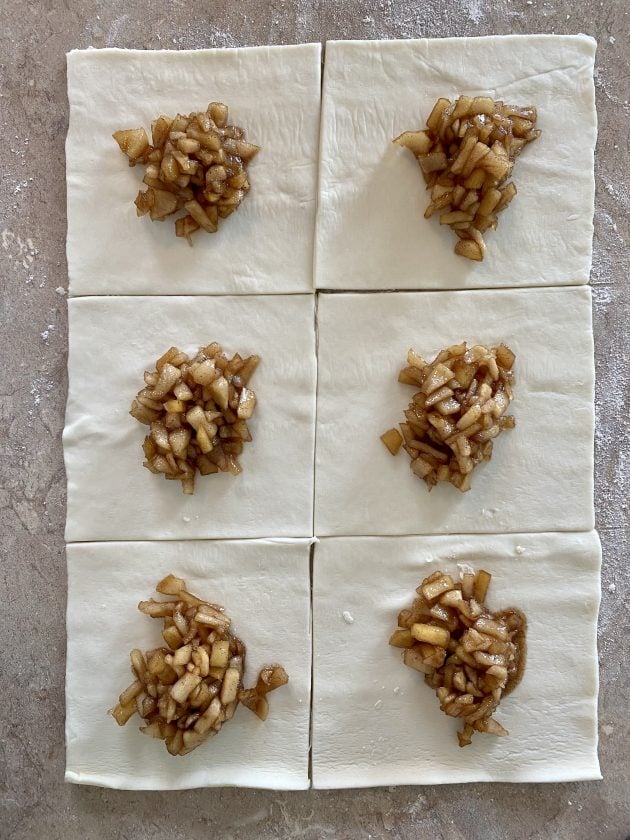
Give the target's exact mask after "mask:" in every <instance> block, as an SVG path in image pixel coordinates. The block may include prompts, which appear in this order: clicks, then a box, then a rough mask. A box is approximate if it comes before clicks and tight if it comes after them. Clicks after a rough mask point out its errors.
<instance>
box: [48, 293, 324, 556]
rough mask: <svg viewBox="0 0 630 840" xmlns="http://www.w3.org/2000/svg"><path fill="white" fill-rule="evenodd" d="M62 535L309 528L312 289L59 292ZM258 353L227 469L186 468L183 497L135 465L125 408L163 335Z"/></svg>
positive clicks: (138, 433)
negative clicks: (236, 464) (234, 469)
mask: <svg viewBox="0 0 630 840" xmlns="http://www.w3.org/2000/svg"><path fill="white" fill-rule="evenodd" d="M69 320H70V351H69V358H68V371H69V379H70V385H69V395H68V408H67V413H66V428H65V430H64V454H65V461H66V471H67V475H68V517H67V524H66V539H67V540H68V541H80V540H124V539H132V540H142V539H154V540H157V539H192V538H208V537H210V538H214V539H216V538H229V537H233V538H246V537H267V536H277V537H305V536H311V535H312V533H313V519H312V510H313V451H314V434H315V330H314V299H313V297H312V296H310V295H287V296H278V295H266V296H260V297H246V296H242V297H219V296H217V297H196V298H190V297H188V298H186V297H177V298H164V297H108V298H103V297H94V298H75V299H72V300H70V301H69ZM209 341H219V342H220V343H222V344H223V345H224V347H225V349H226V350H227V351H228V352H232V353H234V352H239V353H241V354H242V355H246V354H249V353H258V354H259V355H260V356H262V362H261V364H260V365H259V367H258V369H257V370H256V373H255V374H254V376H253V378H252V381H251V386H252V388H253V389H254V391H255V392H256V394H257V396H258V406H257V408H256V412H255V414H254V417H253V418H252V421H251V423H250V428H251V430H252V435H253V438H254V439H253V441H252V442H251V443H249V444H248V445H247V447H246V450H245V451H244V452H243V455H242V456H241V459H240V460H241V464H242V466H243V472H242V473H241V475H239V476H236V477H234V476H231V475H229V474H227V473H221V474H218V475H211V476H205V477H203V476H198V478H197V482H196V490H195V494H194V496H185V495H184V494H183V493H182V491H181V485H180V483H179V482H177V481H165V480H164V479H163V478H162V477H161V476H154V475H152V474H151V473H150V472H149V471H148V470H146V469H144V467H143V466H142V460H143V455H142V449H141V445H142V441H143V439H144V435H145V434H146V428H147V427H145V426H142V425H140V424H139V423H138V422H137V421H136V420H134V419H133V418H132V417H130V416H129V414H128V412H129V406H130V405H131V400H132V399H133V397H134V396H135V395H136V393H137V391H138V389H139V388H141V387H142V373H143V371H144V370H146V369H147V368H152V367H153V365H154V364H155V361H156V359H158V358H159V356H160V355H161V354H162V353H163V352H164V351H165V350H166V349H167V348H168V347H170V346H171V345H173V344H175V345H177V346H178V347H180V348H181V349H182V350H186V351H187V352H188V351H193V352H195V351H196V350H197V349H198V347H199V346H201V345H202V344H207V343H208V342H209Z"/></svg>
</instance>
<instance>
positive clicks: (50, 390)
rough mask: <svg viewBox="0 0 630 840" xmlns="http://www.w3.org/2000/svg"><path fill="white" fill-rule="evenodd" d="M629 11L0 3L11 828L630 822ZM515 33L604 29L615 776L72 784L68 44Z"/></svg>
mask: <svg viewBox="0 0 630 840" xmlns="http://www.w3.org/2000/svg"><path fill="white" fill-rule="evenodd" d="M628 8H629V7H628V5H627V3H626V2H624V0H606V2H599V0H598V2H587V0H550V2H543V0H496V1H495V2H493V3H485V2H484V0H382V2H378V0H377V1H376V2H353V0H340V2H332V0H331V2H325V0H319V2H318V0H302V2H299V3H291V2H283V0H269V2H262V1H261V0H247V2H242V0H232V1H231V2H226V0H217V2H199V0H197V2H191V0H170V2H159V0H154V1H152V2H146V3H136V2H133V0H108V2H106V1H105V0H100V1H99V0H24V2H20V3H18V2H10V0H4V1H3V2H2V3H1V4H0V10H1V12H2V14H1V15H0V20H1V21H2V23H1V25H0V61H1V62H2V63H1V64H0V68H1V70H0V118H1V120H2V129H3V132H2V133H3V142H2V144H1V145H0V160H1V172H2V184H1V187H0V271H1V283H2V315H1V323H0V330H1V339H0V348H1V353H2V364H1V365H0V405H1V407H2V409H1V410H2V426H1V429H0V440H1V450H0V451H1V452H2V457H1V458H0V523H1V524H0V533H1V534H2V546H1V549H0V551H1V558H2V594H1V601H2V648H1V653H0V663H1V664H0V673H1V675H2V677H1V685H2V702H1V704H0V707H1V709H2V713H1V714H0V726H1V740H0V749H1V752H2V757H1V759H0V803H1V804H0V837H2V838H5V837H6V838H7V840H8V838H13V840H22V838H29V840H32V839H33V838H34V840H39V838H44V837H45V838H47V840H56V838H67V840H92V839H93V838H99V840H100V838H117V837H129V838H131V837H133V838H137V840H145V838H177V840H180V838H181V840H191V838H201V837H212V838H221V840H227V839H228V838H233V840H236V838H250V837H251V838H261V840H265V838H289V837H300V838H305V839H306V840H314V838H335V840H337V838H359V837H360V838H364V837H365V838H367V837H372V838H391V840H394V838H396V839H397V840H398V838H420V840H422V838H449V840H455V838H466V840H468V838H479V840H502V839H503V838H525V837H528V838H556V837H557V838H584V840H591V838H598V837H604V838H611V840H612V838H626V837H627V836H628V835H630V809H629V804H628V799H629V795H630V786H629V784H628V749H629V745H628V712H627V705H628V693H629V692H628V687H629V685H628V684H629V679H628V669H627V667H626V668H624V666H627V663H628V620H627V619H628V606H627V600H628V575H627V571H626V565H627V561H628V554H629V550H630V542H629V539H628V535H629V528H628V506H627V505H628V503H627V498H628V476H629V473H630V447H629V438H630V425H629V422H628V411H629V409H630V390H629V384H628V358H629V356H630V330H629V328H630V316H629V310H628V304H627V299H628V251H627V247H628V234H629V225H628V203H629V202H628V199H629V192H628V110H629V104H628V99H629V97H630V92H629V88H630V83H629V79H630V72H629V68H628V55H629V49H630V44H629V43H628V28H629V24H630V15H629V13H628ZM511 32H515V33H526V32H556V33H575V32H585V33H587V34H590V35H594V36H595V37H596V38H597V40H598V42H599V50H598V54H597V70H596V85H597V108H598V113H599V144H598V152H597V161H596V179H597V205H596V215H595V260H594V267H593V275H592V282H593V290H594V318H595V343H596V354H597V375H598V380H597V419H598V430H597V439H596V450H597V451H596V463H597V470H596V488H597V490H596V492H597V527H598V529H599V532H600V534H601V538H602V542H603V547H604V569H603V582H602V589H603V596H602V610H601V617H600V628H599V645H600V663H601V692H600V757H601V766H602V772H603V775H604V780H603V781H602V782H590V783H580V784H563V785H555V784H554V785H507V784H505V785H503V784H495V785H483V784H475V785H466V786H442V787H420V788H417V787H407V788H404V787H403V788H397V789H387V788H384V789H376V790H363V791H358V792H357V791H333V792H316V791H307V792H303V793H270V792H258V791H246V790H235V789H217V790H202V791H190V792H186V793H167V794H164V793H131V792H130V793H127V792H119V791H112V790H101V789H98V788H88V787H80V786H75V785H65V784H64V782H63V770H64V730H63V727H64V654H65V629H64V611H65V597H66V573H65V562H64V543H63V528H64V518H65V504H64V481H65V478H64V470H63V461H62V451H61V430H62V427H63V417H64V404H65V398H66V350H67V332H66V299H65V297H64V289H65V286H66V262H65V252H64V240H65V230H66V221H65V184H64V139H65V134H66V129H67V122H68V107H67V100H66V90H65V86H66V72H65V57H64V55H65V53H66V51H68V50H70V49H72V48H73V47H87V46H89V45H93V46H95V47H105V46H110V47H113V46H117V47H140V48H146V49H157V48H171V49H177V48H187V49H190V48H195V47H218V46H237V45H253V44H265V43H270V44H283V43H293V42H304V41H316V40H320V39H321V40H326V39H328V38H379V37H380V38H404V37H418V36H429V37H440V36H446V35H481V34H491V33H495V34H506V33H511ZM94 107H95V108H98V107H99V103H98V102H95V103H94ZM567 117H568V119H567V131H572V130H573V125H572V123H571V120H570V115H567ZM570 189H571V184H567V190H570ZM94 201H98V196H97V195H95V196H94ZM94 235H95V236H98V231H95V232H94ZM95 387H98V383H96V382H95ZM95 631H96V632H98V628H95ZM85 655H86V656H89V655H90V652H89V650H87V649H86V652H85ZM95 665H96V663H95ZM95 676H96V674H95Z"/></svg>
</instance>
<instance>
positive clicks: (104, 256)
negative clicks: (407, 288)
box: [66, 44, 321, 295]
mask: <svg viewBox="0 0 630 840" xmlns="http://www.w3.org/2000/svg"><path fill="white" fill-rule="evenodd" d="M320 53H321V47H320V45H319V44H304V45H300V46H288V47H254V48H249V49H244V48H239V49H218V50H183V51H179V52H178V51H175V50H169V51H166V50H157V51H152V50H116V49H104V50H77V51H73V52H71V53H69V54H68V98H69V100H70V128H69V131H68V139H67V143H66V157H67V181H68V242H67V251H68V274H69V278H70V294H71V295H99V294H101V295H102V294H131V295H137V294H149V295H151V294H157V295H181V294H193V295H201V294H215V295H216V294H247V293H267V294H268V293H287V292H306V291H309V290H310V289H311V287H312V258H313V237H314V232H313V229H314V224H315V203H316V198H315V197H316V182H317V156H318V142H319V113H320V96H321V93H320V90H321V88H320V74H321V62H320ZM211 100H219V101H223V102H225V103H226V104H227V105H228V106H229V108H230V118H231V119H232V120H233V121H234V122H235V123H236V124H237V125H240V126H242V127H243V128H245V129H246V131H247V134H248V137H249V138H251V140H252V142H254V143H257V144H258V145H260V146H262V151H261V152H260V154H258V155H257V156H256V158H255V159H254V160H253V161H252V163H251V166H250V168H249V172H250V177H251V183H252V190H251V193H250V194H249V195H248V196H247V197H246V199H245V201H244V202H243V204H242V206H241V207H240V208H239V210H238V212H236V213H235V214H234V215H233V216H232V217H230V219H229V220H227V222H225V223H223V224H221V225H220V226H219V232H218V233H217V234H213V235H212V236H209V235H207V234H202V233H200V234H197V235H196V236H195V237H194V243H195V244H194V247H193V248H189V247H188V245H187V244H186V241H185V240H183V239H176V238H175V231H174V226H173V218H174V217H170V218H168V219H167V220H166V221H165V222H164V223H163V224H158V223H157V222H153V223H152V222H150V221H149V220H148V218H143V219H138V218H137V217H136V208H135V207H134V204H133V201H134V199H135V197H136V193H137V191H138V189H139V188H140V186H141V181H142V176H143V167H136V168H135V169H131V168H129V167H128V166H127V161H126V159H125V158H124V156H123V155H122V154H121V152H120V150H119V148H118V146H117V145H116V143H115V142H114V140H112V137H111V135H112V132H114V131H116V130H118V129H121V128H136V127H139V126H142V127H144V128H145V129H148V128H149V127H150V125H151V121H152V120H154V119H155V118H156V117H157V116H158V115H159V114H163V113H166V114H169V115H172V116H174V115H175V113H177V112H178V111H179V112H185V113H188V112H190V111H198V110H200V109H203V108H205V107H206V105H207V104H208V102H209V101H211Z"/></svg>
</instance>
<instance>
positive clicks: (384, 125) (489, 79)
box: [316, 35, 597, 290]
mask: <svg viewBox="0 0 630 840" xmlns="http://www.w3.org/2000/svg"><path fill="white" fill-rule="evenodd" d="M595 46H596V45H595V41H594V40H593V39H592V38H588V37H586V36H584V35H577V36H564V35H563V36H554V35H525V36H519V35H510V36H507V37H499V36H490V37H483V38H444V39H437V40H410V41H336V42H335V41H332V42H329V43H327V45H326V63H325V68H324V96H323V106H322V146H321V158H320V195H319V212H318V226H317V244H316V254H317V259H316V285H317V287H318V288H327V289H372V290H374V289H456V288H475V287H495V286H551V285H561V284H562V285H567V284H578V283H587V282H588V278H589V271H590V265H591V250H592V235H593V198H594V192H595V185H594V176H593V154H594V148H595V140H596V134H597V128H596V113H595V92H594V86H593V66H594V57H595ZM459 94H488V95H491V96H493V97H494V98H495V99H504V100H505V101H509V102H510V103H512V102H513V103H515V104H518V105H528V104H531V103H533V104H535V105H536V106H538V114H539V118H538V127H539V128H541V129H542V136H541V137H540V139H539V140H537V141H536V142H535V143H533V144H532V145H531V146H529V147H528V148H527V149H526V150H525V151H524V153H523V154H522V155H521V157H520V158H519V159H518V161H517V163H516V166H515V168H514V181H515V183H516V186H517V188H518V193H519V194H518V196H517V198H516V199H515V200H514V202H513V204H512V206H511V207H510V208H509V209H508V210H506V211H505V213H502V214H501V217H500V222H499V227H498V229H497V230H496V231H494V232H493V231H490V232H489V233H488V236H487V246H488V248H487V251H486V256H485V259H484V261H483V263H471V262H470V261H468V260H465V259H463V258H461V257H457V256H455V254H454V253H453V247H454V244H455V242H456V241H457V240H456V238H455V236H454V234H453V232H452V231H451V230H450V229H448V228H447V227H446V226H441V227H440V225H439V223H438V221H437V219H435V218H434V219H432V220H430V221H429V222H427V221H425V220H424V218H423V213H424V210H425V208H426V206H427V203H428V202H427V194H426V192H425V188H424V182H423V180H422V175H421V172H420V169H419V167H418V165H417V163H416V161H415V160H414V158H413V157H412V155H410V154H409V153H408V152H406V151H405V150H402V149H399V148H397V147H395V146H393V145H392V142H391V141H392V138H393V137H396V136H397V135H398V134H400V133H401V132H402V131H405V130H407V129H419V128H423V127H424V126H425V123H426V118H427V117H428V115H429V113H430V111H431V108H432V107H433V105H434V104H435V102H436V100H437V99H438V98H439V97H440V96H446V97H449V98H453V97H456V96H457V95H459Z"/></svg>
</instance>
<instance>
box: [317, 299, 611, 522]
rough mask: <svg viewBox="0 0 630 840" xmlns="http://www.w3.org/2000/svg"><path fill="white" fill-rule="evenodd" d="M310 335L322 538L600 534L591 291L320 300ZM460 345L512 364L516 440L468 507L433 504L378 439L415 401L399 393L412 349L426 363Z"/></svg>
mask: <svg viewBox="0 0 630 840" xmlns="http://www.w3.org/2000/svg"><path fill="white" fill-rule="evenodd" d="M318 332H319V343H318V348H319V356H318V371H319V372H318V403H317V444H316V468H315V486H316V493H315V533H316V534H317V535H321V536H326V535H329V536H349V535H357V536H361V535H363V536H365V535H387V534H393V535H395V534H440V533H442V534H444V533H480V532H490V533H514V532H521V531H582V530H584V531H587V530H590V529H592V528H593V527H594V511H593V380H594V366H593V335H592V327H591V293H590V289H588V288H582V287H574V288H570V289H524V290H501V289H500V290H494V291H481V290H479V291H467V292H420V293H411V292H400V293H393V294H362V295H357V294H334V295H333V294H323V295H320V298H319V305H318ZM462 340H466V341H468V342H469V345H470V344H476V343H489V344H498V343H500V342H505V343H506V344H507V345H508V346H509V347H511V348H512V350H513V351H514V352H515V353H516V363H515V367H514V372H515V377H516V386H515V399H514V401H513V402H512V404H511V405H510V409H509V414H512V415H514V417H515V418H516V428H515V429H512V430H510V431H506V432H504V433H503V434H501V435H500V436H499V438H497V440H496V441H495V445H494V452H493V456H492V460H491V461H490V462H488V463H484V464H482V465H480V466H479V467H477V468H476V469H475V471H474V473H473V480H472V489H471V490H469V491H468V492H467V493H460V492H459V491H458V490H456V489H455V488H454V487H452V486H451V485H450V484H446V483H440V484H439V485H438V486H437V487H435V488H433V490H432V491H431V492H430V493H429V492H428V491H427V487H426V485H425V484H424V482H422V481H420V480H419V479H418V478H416V476H415V475H413V473H412V472H411V469H410V461H409V458H408V456H407V455H406V453H405V452H404V451H402V450H401V451H400V452H399V453H398V455H397V456H396V457H395V458H393V457H392V456H391V455H390V453H389V452H388V450H387V449H386V448H385V446H384V445H383V443H382V442H381V440H380V435H382V434H383V432H385V431H386V430H387V429H390V428H391V427H392V426H397V425H398V423H400V422H402V421H403V420H404V414H403V412H404V410H405V409H406V408H407V406H408V403H409V402H410V400H411V397H412V396H413V394H414V389H413V388H412V387H410V386H408V385H401V384H400V383H399V382H398V381H397V377H398V373H399V371H400V369H401V367H403V366H404V365H405V364H406V361H405V360H406V354H407V351H408V350H409V348H410V347H413V348H414V349H415V350H417V352H419V353H420V355H422V356H423V357H424V358H426V359H433V358H434V357H435V356H436V355H437V353H438V352H439V351H440V350H442V349H443V348H444V347H447V346H449V345H450V344H454V343H457V342H459V341H462ZM416 390H417V389H416Z"/></svg>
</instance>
